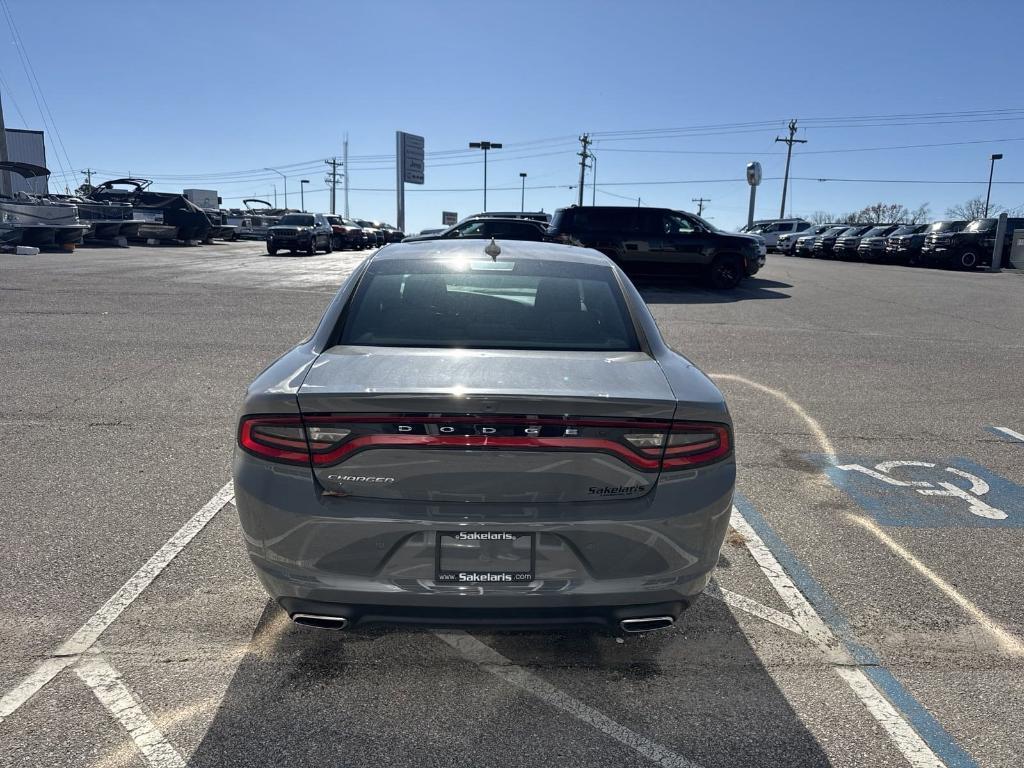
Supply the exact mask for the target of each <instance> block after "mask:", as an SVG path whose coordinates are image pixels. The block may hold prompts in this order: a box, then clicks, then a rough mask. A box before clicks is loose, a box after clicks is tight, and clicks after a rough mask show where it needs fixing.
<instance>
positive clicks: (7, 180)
mask: <svg viewBox="0 0 1024 768" xmlns="http://www.w3.org/2000/svg"><path fill="white" fill-rule="evenodd" d="M8 160H10V157H9V156H8V155H7V128H5V127H4V105H3V102H0V162H2V163H6V162H7V161H8ZM0 195H3V196H5V197H10V196H11V172H10V171H0Z"/></svg>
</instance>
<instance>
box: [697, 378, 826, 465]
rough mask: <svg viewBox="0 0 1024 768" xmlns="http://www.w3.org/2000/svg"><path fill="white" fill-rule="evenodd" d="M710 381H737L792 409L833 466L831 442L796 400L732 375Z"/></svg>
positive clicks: (778, 390) (780, 392)
mask: <svg viewBox="0 0 1024 768" xmlns="http://www.w3.org/2000/svg"><path fill="white" fill-rule="evenodd" d="M711 378H712V379H722V380H724V381H738V382H739V383H740V384H746V385H747V386H748V387H753V388H754V389H758V390H760V391H762V392H764V393H766V394H769V395H771V396H772V397H776V398H778V399H779V400H781V401H782V402H784V403H785V404H786V405H787V406H789V408H790V409H792V410H793V411H794V412H795V413H796V414H797V415H798V416H799V417H800V418H801V419H803V420H804V422H805V423H806V424H807V426H808V427H810V428H811V432H813V433H814V438H815V439H816V440H817V441H818V445H819V446H821V450H822V452H823V453H824V454H825V455H826V456H827V457H828V460H829V461H830V462H831V463H833V464H835V461H836V449H835V448H834V447H833V446H832V441H831V440H829V439H828V435H827V434H825V430H824V429H822V428H821V424H819V423H818V422H817V421H816V420H815V419H814V418H813V417H812V416H811V415H810V414H809V413H807V411H805V410H804V409H803V408H802V407H801V406H800V403H798V402H797V401H796V400H794V399H793V398H791V397H790V396H789V395H787V394H786V393H785V392H783V391H782V390H780V389H772V388H771V387H766V386H765V385H764V384H759V383H757V382H756V381H752V380H750V379H748V378H745V377H743V376H737V375H735V374H733V373H712V374H711Z"/></svg>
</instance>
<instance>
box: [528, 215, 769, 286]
mask: <svg viewBox="0 0 1024 768" xmlns="http://www.w3.org/2000/svg"><path fill="white" fill-rule="evenodd" d="M548 237H549V238H550V239H552V240H555V241H557V242H562V243H569V244H572V245H583V246H586V247H588V248H594V249H595V250H598V251H601V252H602V253H603V254H605V255H606V256H608V257H609V258H610V259H611V260H612V261H614V262H615V263H616V264H618V265H619V266H620V267H622V268H623V269H624V270H626V271H638V272H660V273H663V274H664V273H670V274H679V273H684V272H688V273H697V274H701V275H705V276H707V277H709V278H710V279H711V282H712V283H713V284H714V285H715V287H718V288H733V287H735V286H736V285H738V284H739V282H740V281H741V280H742V279H743V278H744V276H751V275H753V274H755V273H756V272H757V271H758V269H760V268H761V265H762V264H763V263H764V262H763V256H764V254H763V252H762V250H761V243H760V241H759V240H758V239H757V238H754V237H750V236H748V235H737V234H732V233H729V232H722V231H721V230H719V229H716V228H715V227H713V226H712V225H711V224H709V223H708V222H706V221H704V219H702V218H700V217H699V216H694V215H693V214H692V213H685V212H683V211H673V210H671V209H668V208H637V207H632V206H630V207H625V206H622V207H618V206H604V205H596V206H584V207H579V206H573V207H571V208H559V209H558V210H557V211H555V215H554V217H553V218H552V219H551V225H550V226H549V227H548Z"/></svg>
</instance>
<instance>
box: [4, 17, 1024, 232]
mask: <svg viewBox="0 0 1024 768" xmlns="http://www.w3.org/2000/svg"><path fill="white" fill-rule="evenodd" d="M6 2H7V6H8V7H9V9H10V12H11V14H12V15H13V18H14V20H15V22H16V26H17V29H18V31H19V32H20V35H21V38H22V41H23V43H24V50H25V51H26V52H27V54H28V56H29V60H30V63H31V66H32V68H33V69H34V71H35V74H36V77H37V79H38V82H39V85H40V87H41V89H42V92H43V95H44V97H45V102H46V105H48V107H49V111H50V113H52V116H53V121H54V122H55V123H56V126H57V129H58V130H59V133H60V137H61V138H62V140H63V146H64V149H66V155H67V157H66V158H65V153H64V152H63V151H61V149H60V145H59V143H58V142H57V141H55V138H56V137H55V135H54V134H53V132H52V131H50V130H49V129H48V131H47V133H48V147H47V157H48V163H49V165H50V167H51V170H53V171H54V178H53V180H52V184H51V187H52V188H54V189H56V188H59V187H60V186H62V181H63V180H62V177H61V173H62V170H61V164H60V162H58V155H59V159H60V160H62V161H63V162H64V165H65V170H68V166H69V165H70V170H72V171H78V170H80V169H83V168H86V167H92V168H98V169H101V170H100V173H99V174H98V176H99V177H100V178H101V179H102V178H109V177H111V176H113V175H115V174H117V175H119V174H127V173H128V172H131V173H132V174H135V175H141V176H145V177H148V178H152V179H155V180H156V184H155V187H154V188H157V189H168V190H171V189H173V190H180V189H182V188H183V187H188V186H195V187H203V188H211V189H217V190H218V191H219V192H220V194H221V195H222V196H223V197H224V202H225V205H226V206H230V205H238V204H240V201H241V198H243V197H247V196H258V197H268V196H270V195H271V194H272V192H271V190H272V185H273V184H274V183H276V184H277V189H278V199H279V201H280V202H281V203H282V204H283V192H284V190H283V184H282V182H281V179H280V178H278V177H277V176H275V175H274V174H271V173H267V172H266V171H262V170H259V169H261V168H263V167H265V166H277V167H283V166H293V167H292V168H290V169H285V170H286V172H287V173H288V175H289V184H288V186H289V203H290V204H291V205H292V206H293V207H297V205H298V202H299V196H298V188H299V183H298V182H299V179H300V178H307V179H309V180H310V182H311V183H310V184H309V185H308V187H307V188H308V189H310V190H311V192H310V193H309V194H308V195H307V196H306V198H307V199H306V207H307V209H321V210H323V209H326V207H327V205H328V197H327V193H326V192H324V191H320V190H324V188H325V186H326V185H325V183H324V181H323V172H322V168H323V166H322V163H320V162H319V161H320V160H322V159H323V158H326V157H328V156H330V155H340V154H341V139H342V136H343V135H344V134H345V133H346V132H347V133H348V135H349V139H350V147H349V151H350V155H351V157H352V163H351V187H352V191H351V192H350V202H351V211H352V214H353V215H356V216H361V217H366V218H378V219H385V220H388V221H392V222H393V221H394V219H395V195H394V192H393V191H372V190H391V189H393V187H394V171H393V165H392V163H393V155H394V146H395V138H394V132H395V130H396V129H401V130H406V131H409V132H412V133H418V134H421V135H423V136H425V137H426V147H427V151H428V158H427V168H426V182H427V183H426V184H425V185H424V187H423V188H422V189H421V188H418V187H416V186H414V185H408V186H407V189H408V192H407V195H406V199H407V227H406V228H407V229H408V230H410V231H413V230H418V229H420V228H423V227H427V226H433V225H437V224H438V223H439V222H440V214H441V211H442V210H454V211H457V212H458V213H459V214H460V215H465V214H469V213H473V212H476V211H478V210H480V209H481V208H482V193H481V192H479V191H464V192H463V191H439V190H443V189H445V188H451V189H460V190H462V189H465V190H476V189H478V188H480V187H481V186H482V180H483V168H482V165H481V157H480V155H479V153H472V154H471V153H469V152H468V150H466V144H467V142H469V141H472V140H478V139H490V140H493V141H501V142H504V143H505V145H506V148H505V149H503V150H500V151H495V152H493V153H492V154H491V156H490V157H491V160H490V163H489V187H490V188H491V191H490V194H489V200H488V207H489V208H491V209H492V210H493V209H518V207H519V183H520V178H519V173H520V172H521V171H525V172H527V173H528V174H529V175H528V178H527V190H526V204H527V207H528V208H531V209H537V208H541V207H543V208H545V209H546V210H549V211H550V210H552V209H554V208H556V207H558V206H560V205H565V204H568V203H570V202H571V201H572V200H573V199H574V195H575V192H574V191H573V190H570V189H568V186H569V185H573V184H575V183H576V180H577V176H578V165H577V162H578V158H577V157H576V155H575V153H576V152H577V151H578V148H579V145H578V142H577V141H576V137H577V136H578V135H579V134H580V133H582V132H584V131H589V132H591V133H593V134H594V135H595V139H596V143H595V145H594V150H595V151H596V153H597V156H598V168H597V172H598V176H597V182H598V191H597V200H598V202H599V203H605V204H614V203H616V202H622V203H624V204H628V201H627V200H620V198H617V197H614V196H613V195H621V196H623V197H624V198H628V199H631V200H633V201H635V200H636V198H637V197H638V196H639V197H642V199H643V201H644V203H645V204H650V205H666V206H673V207H677V208H684V209H691V210H692V209H695V208H696V205H695V204H693V203H691V198H695V197H698V196H703V197H706V198H711V203H710V204H708V206H707V208H706V209H705V213H706V215H707V216H709V217H710V218H712V220H713V221H714V222H715V223H717V224H718V225H719V226H721V227H724V228H733V227H735V226H738V225H740V224H742V223H743V222H744V221H745V218H746V201H747V194H748V188H747V186H746V184H745V182H744V181H741V180H740V179H742V176H743V168H744V166H745V164H746V162H747V161H748V160H754V159H756V160H759V161H760V162H761V163H762V165H763V166H764V173H765V176H766V177H768V178H767V179H766V181H765V182H764V184H763V185H762V186H761V188H760V191H759V195H758V207H757V215H758V217H768V216H775V215H778V206H779V198H780V194H781V186H782V183H781V181H780V180H777V179H776V177H781V175H782V170H783V165H784V161H785V155H784V153H783V150H784V149H785V147H784V145H782V144H777V143H775V142H774V141H773V140H774V138H775V136H777V135H779V134H780V133H782V132H783V131H784V128H785V122H786V120H787V119H788V118H790V117H797V118H799V120H800V125H801V127H802V130H801V131H800V134H799V136H800V138H806V139H807V140H808V142H809V143H808V144H806V145H801V146H800V147H798V149H797V150H796V152H795V154H794V163H793V171H792V173H793V175H794V176H795V177H797V179H796V180H795V181H794V182H793V185H792V190H791V191H792V209H793V212H794V213H796V214H809V213H811V212H812V211H814V210H819V209H823V210H829V211H834V212H841V211H845V210H850V209H855V208H859V207H861V206H863V205H865V204H868V203H872V202H876V201H878V200H885V201H895V202H903V203H905V204H906V205H908V206H911V207H915V206H917V205H918V204H920V203H924V202H928V203H930V204H931V208H932V210H933V212H934V213H936V214H941V213H942V211H943V210H944V209H945V207H946V206H947V205H949V204H950V203H954V202H959V201H963V200H965V199H967V198H968V197H972V196H975V195H978V194H982V195H983V194H984V192H985V183H984V182H985V180H986V178H987V174H988V157H989V155H990V154H991V153H992V152H1002V153H1004V154H1005V159H1004V160H1002V161H1001V162H999V163H998V164H997V169H996V179H997V180H999V181H1003V182H1008V181H1016V182H1021V181H1024V110H1022V111H1019V112H1014V113H1009V114H1003V115H995V116H993V115H990V116H987V117H986V118H985V119H984V120H976V121H972V122H964V121H963V120H964V118H962V117H959V118H955V119H953V120H943V121H937V120H934V119H933V120H931V121H926V122H930V123H931V124H925V125H921V124H917V125H898V124H894V123H897V122H900V121H896V120H892V119H887V120H881V121H874V122H875V123H882V124H874V125H864V124H863V123H862V122H861V123H858V121H856V120H850V119H844V120H833V121H826V120H824V118H855V117H864V116H871V115H893V114H920V113H938V112H966V111H972V110H992V109H1020V108H1022V107H1024V94H1022V91H1021V76H1022V72H1024V58H1022V53H1021V47H1020V46H1021V40H1022V38H1021V34H1022V30H1024V3H1022V2H1020V0H1006V1H1005V2H974V3H964V2H952V3H947V2H940V1H938V0H930V1H925V2H892V0H889V1H888V2H884V3H872V2H857V3H849V2H828V3H825V2H814V3H812V2H807V3H799V2H787V1H786V0H776V1H775V2H771V3H767V2H754V1H753V0H747V1H745V2H728V1H722V2H707V0H704V1H703V2H699V3H698V2H682V1H680V0H677V1H675V2H647V1H645V0H631V2H604V1H603V0H585V1H584V2H575V1H572V2H570V1H568V0H566V1H563V2H556V1H555V0H549V1H548V2H530V1H528V0H519V1H518V2H493V3H486V2H481V1H480V0H476V1H475V2H471V3H470V2H444V1H439V2H423V1H422V0H420V1H415V0H413V1H410V2H389V1H388V0H376V1H375V2H365V3H364V2H350V1H346V2H312V1H311V2H287V3H285V2H260V1H259V0H246V1H245V2H235V1H234V0H218V1H217V2H198V1H189V0H179V1H177V2H157V1H156V0H148V1H147V0H131V2H128V1H127V0H125V1H124V2H91V3H84V2H78V1H72V0H49V1H48V2H39V0H6ZM12 37H13V36H12V34H11V31H10V29H9V27H8V24H7V22H6V18H5V17H2V16H0V40H2V41H3V43H4V44H3V46H2V47H0V72H2V75H3V82H0V89H2V95H3V99H4V106H5V115H6V118H7V124H8V126H9V127H26V126H27V127H30V128H41V127H44V123H43V120H42V118H41V116H40V110H39V108H38V107H37V104H36V100H35V98H34V96H33V92H32V90H31V89H30V86H29V78H28V76H27V74H26V72H25V69H24V66H23V64H22V62H21V60H20V58H19V55H18V47H17V46H16V45H15V44H14V42H13V40H12ZM15 105H16V106H15ZM903 122H922V121H921V120H908V121H903ZM739 123H746V124H752V125H747V126H737V124H739ZM936 123H939V124H936ZM699 126H731V127H728V128H726V127H721V128H700V129H698V130H692V129H693V128H694V127H699ZM45 127H47V128H49V127H48V126H45ZM649 129H691V130H683V131H676V132H675V133H668V134H667V135H664V134H662V135H659V134H655V135H654V136H651V135H650V134H643V133H639V132H642V131H646V130H649ZM616 131H625V132H632V133H631V134H630V133H627V134H622V135H609V133H610V132H616ZM991 139H999V140H1000V141H996V142H992V143H977V144H964V145H958V146H945V147H930V148H917V149H889V150H878V151H856V152H836V151H835V150H840V149H862V148H867V147H890V146H902V145H908V144H940V143H950V142H967V141H987V140H991ZM451 150H455V151H456V152H454V153H447V152H448V151H451ZM464 150H465V151H464ZM625 150H633V151H625ZM636 150H640V151H636ZM437 152H442V153H443V154H440V155H438V154H430V153H437ZM730 153H733V154H730ZM374 156H376V157H374ZM297 164H305V165H304V166H303V165H297ZM240 172H244V173H240ZM803 177H811V178H814V179H817V178H846V179H902V180H911V179H925V180H954V181H956V180H970V181H977V182H978V183H975V184H973V185H957V184H941V185H940V184H907V183H899V184H881V183H863V182H839V181H831V182H818V181H806V180H803ZM590 179H591V177H590V175H589V174H588V185H587V191H586V197H585V199H586V201H587V202H588V203H589V201H590V200H591V189H590V184H589V182H590ZM655 181H694V182H699V183H686V184H661V185H656V184H650V183H649V182H655ZM640 182H647V183H640ZM531 187H534V188H533V189H531ZM541 187H548V188H541ZM993 199H994V200H995V201H998V202H1000V203H1003V204H1005V205H1009V206H1017V205H1020V204H1021V203H1024V185H1020V184H1018V185H1014V184H1000V185H997V186H996V187H995V188H994V192H993ZM339 208H340V198H339Z"/></svg>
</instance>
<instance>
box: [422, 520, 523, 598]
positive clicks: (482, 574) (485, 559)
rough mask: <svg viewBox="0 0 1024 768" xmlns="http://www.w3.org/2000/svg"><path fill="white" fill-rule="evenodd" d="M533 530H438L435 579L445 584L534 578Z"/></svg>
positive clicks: (508, 582)
mask: <svg viewBox="0 0 1024 768" xmlns="http://www.w3.org/2000/svg"><path fill="white" fill-rule="evenodd" d="M536 559H537V542H536V537H535V536H534V534H532V533H516V532H513V531H439V532H438V534H437V555H436V572H437V577H436V580H437V581H438V582H439V583H444V584H495V585H501V584H526V583H529V582H531V581H533V578H534V564H535V562H536Z"/></svg>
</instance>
